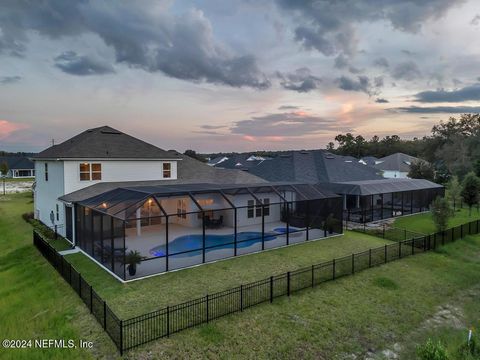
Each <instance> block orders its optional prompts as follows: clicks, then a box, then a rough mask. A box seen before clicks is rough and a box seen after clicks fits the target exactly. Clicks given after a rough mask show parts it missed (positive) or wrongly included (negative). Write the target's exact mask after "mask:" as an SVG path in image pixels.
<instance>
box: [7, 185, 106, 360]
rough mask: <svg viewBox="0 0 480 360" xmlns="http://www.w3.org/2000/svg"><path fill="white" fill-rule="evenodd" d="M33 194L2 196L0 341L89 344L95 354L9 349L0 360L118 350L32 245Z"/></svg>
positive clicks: (81, 355)
mask: <svg viewBox="0 0 480 360" xmlns="http://www.w3.org/2000/svg"><path fill="white" fill-rule="evenodd" d="M31 209H32V197H31V194H28V193H23V194H15V195H8V196H7V197H3V196H2V197H0V250H1V251H0V340H3V339H26V340H27V339H32V340H34V339H86V340H87V339H90V340H92V341H95V349H94V351H86V350H79V349H78V350H74V351H68V350H60V349H57V350H55V349H45V350H38V349H37V350H28V349H22V350H16V349H15V350H14V349H10V350H5V349H3V348H1V347H0V358H1V359H15V360H17V359H32V358H35V359H63V358H65V357H68V358H69V359H89V358H96V357H97V356H96V354H101V353H103V354H107V353H109V352H111V353H113V354H115V349H114V346H113V344H112V343H111V341H110V340H109V339H108V337H107V336H106V335H105V334H104V333H103V331H102V329H101V328H100V326H99V325H98V324H97V322H96V321H95V320H94V318H93V317H92V316H91V315H90V314H89V312H88V311H87V308H86V307H85V306H84V305H83V303H82V302H81V300H80V299H79V298H78V296H77V295H76V294H75V293H74V292H73V291H72V290H71V289H70V287H69V286H68V285H67V284H66V283H65V282H64V281H63V280H62V279H61V278H60V277H59V276H58V274H57V272H56V271H55V270H54V269H53V267H52V266H51V265H50V264H48V263H47V262H46V261H45V259H44V258H43V257H42V256H41V255H40V253H38V251H37V250H36V249H35V248H34V247H33V245H32V228H31V226H30V225H29V224H27V223H26V222H25V221H23V219H22V218H21V214H22V213H24V212H27V211H31Z"/></svg>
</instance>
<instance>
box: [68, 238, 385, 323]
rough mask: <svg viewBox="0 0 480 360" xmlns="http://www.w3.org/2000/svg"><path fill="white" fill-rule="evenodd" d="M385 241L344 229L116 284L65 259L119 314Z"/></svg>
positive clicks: (74, 258) (93, 268) (85, 264)
mask: <svg viewBox="0 0 480 360" xmlns="http://www.w3.org/2000/svg"><path fill="white" fill-rule="evenodd" d="M386 243H390V242H389V241H385V240H383V239H380V238H376V237H373V236H369V235H364V234H359V233H355V232H347V233H346V234H345V235H343V236H336V237H332V238H328V239H323V240H319V241H312V242H308V243H303V244H299V245H294V246H290V247H284V248H281V249H276V250H271V251H265V252H262V253H257V254H252V255H248V256H240V257H237V258H233V259H229V260H225V261H219V262H216V263H210V264H206V265H203V266H199V267H194V268H189V269H184V270H180V271H174V272H170V273H166V274H162V275H158V276H155V277H151V278H147V279H144V280H141V281H134V282H130V283H128V284H122V283H120V282H119V281H118V280H116V279H115V278H113V277H112V276H110V275H109V274H108V273H107V272H105V271H104V270H102V269H101V268H100V267H99V266H98V265H96V264H95V263H94V262H93V261H91V260H90V259H89V258H87V257H86V256H85V255H83V254H73V255H68V256H67V259H68V260H69V261H70V262H71V263H72V264H73V265H74V266H75V268H77V270H78V271H79V272H80V273H81V274H82V276H83V277H84V278H85V279H86V280H87V281H88V282H90V283H91V284H92V285H93V287H94V288H95V289H98V293H99V294H100V295H101V296H102V297H103V298H104V299H105V300H106V301H107V303H108V304H109V305H110V306H111V308H112V309H113V310H114V311H115V312H117V313H118V314H119V315H121V316H122V317H123V318H126V317H132V316H135V315H141V314H143V313H145V312H150V311H153V310H157V309H159V308H161V307H164V306H167V305H173V304H177V303H180V302H183V301H187V300H190V299H193V298H196V297H201V296H204V295H205V294H207V293H213V292H216V291H221V290H225V289H228V288H230V287H235V286H238V285H240V284H245V283H248V282H252V281H255V280H260V279H264V278H266V277H268V276H271V275H277V274H281V273H284V272H287V271H289V270H295V269H298V268H301V267H304V266H310V265H312V264H317V263H320V262H322V261H327V260H331V259H332V258H334V257H342V256H345V255H350V254H352V253H354V252H361V251H363V250H366V249H369V248H371V247H378V246H381V245H384V244H386Z"/></svg>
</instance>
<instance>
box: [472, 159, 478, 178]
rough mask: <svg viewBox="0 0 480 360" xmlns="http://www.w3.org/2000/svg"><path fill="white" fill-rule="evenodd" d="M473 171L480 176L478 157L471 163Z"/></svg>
mask: <svg viewBox="0 0 480 360" xmlns="http://www.w3.org/2000/svg"><path fill="white" fill-rule="evenodd" d="M473 171H475V175H477V176H479V177H480V159H477V161H475V162H474V163H473Z"/></svg>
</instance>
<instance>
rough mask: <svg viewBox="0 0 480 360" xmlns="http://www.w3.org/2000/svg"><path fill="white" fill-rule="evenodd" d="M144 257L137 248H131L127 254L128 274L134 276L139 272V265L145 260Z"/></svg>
mask: <svg viewBox="0 0 480 360" xmlns="http://www.w3.org/2000/svg"><path fill="white" fill-rule="evenodd" d="M143 259H144V257H143V256H142V255H141V254H140V252H139V251H137V250H130V251H129V252H128V253H127V254H126V255H125V264H127V265H128V274H129V275H130V276H134V275H135V274H136V273H137V265H139V264H140V263H141V262H142V261H143Z"/></svg>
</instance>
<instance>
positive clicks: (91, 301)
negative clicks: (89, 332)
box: [90, 285, 93, 314]
mask: <svg viewBox="0 0 480 360" xmlns="http://www.w3.org/2000/svg"><path fill="white" fill-rule="evenodd" d="M91 313H93V288H92V285H90V314H91Z"/></svg>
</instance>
